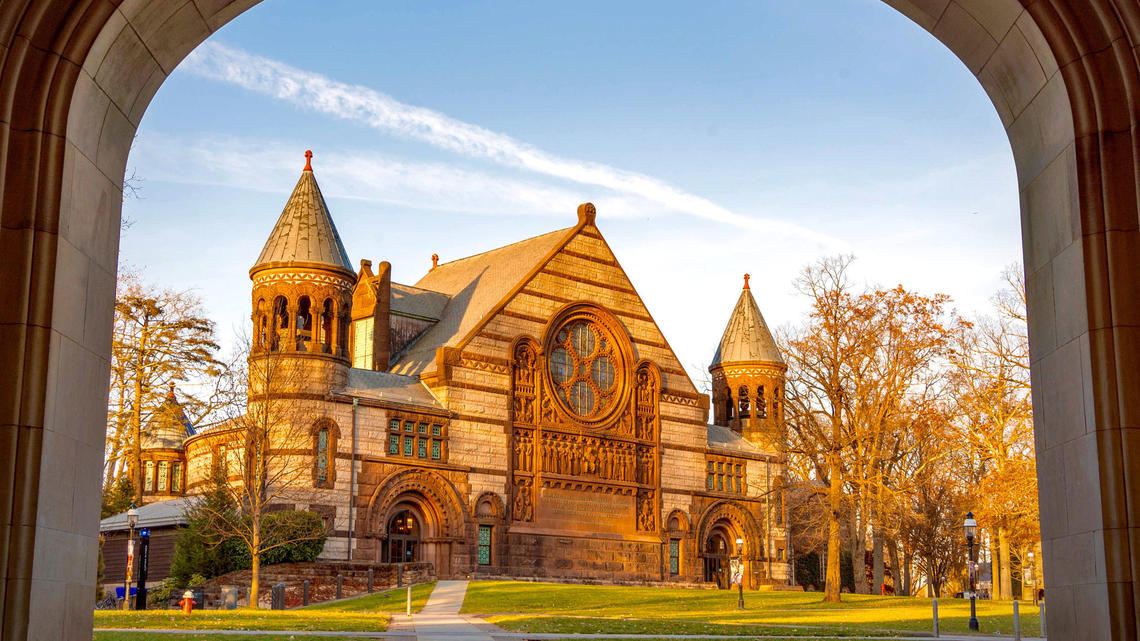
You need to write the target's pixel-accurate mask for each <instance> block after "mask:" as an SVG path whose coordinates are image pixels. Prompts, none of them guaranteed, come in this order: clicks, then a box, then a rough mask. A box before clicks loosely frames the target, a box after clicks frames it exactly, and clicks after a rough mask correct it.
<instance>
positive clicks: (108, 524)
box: [99, 497, 194, 532]
mask: <svg viewBox="0 0 1140 641" xmlns="http://www.w3.org/2000/svg"><path fill="white" fill-rule="evenodd" d="M193 506H194V499H192V498H190V497H184V498H176V499H167V500H165V501H155V502H154V503H147V504H146V505H143V506H142V507H139V508H137V512H138V516H139V520H138V523H136V524H135V528H144V527H147V528H159V527H170V526H172V525H182V524H184V523H186V510H189V509H190V508H191V507H193ZM126 529H127V513H126V512H122V513H120V514H116V515H114V516H108V517H107V518H105V519H103V520H102V521H99V531H100V532H117V531H119V530H126Z"/></svg>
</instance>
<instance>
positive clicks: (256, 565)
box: [249, 519, 261, 608]
mask: <svg viewBox="0 0 1140 641" xmlns="http://www.w3.org/2000/svg"><path fill="white" fill-rule="evenodd" d="M259 526H260V521H259V519H253V536H252V537H251V539H250V541H251V545H250V553H251V554H252V555H253V558H252V560H251V561H252V562H251V564H250V573H249V607H251V608H259V607H261V605H260V603H259V600H258V598H257V591H258V588H260V581H259V580H258V579H259V577H258V574H259V573H260V572H261V555H260V554H258V551H259V550H260V549H261V528H260V527H259Z"/></svg>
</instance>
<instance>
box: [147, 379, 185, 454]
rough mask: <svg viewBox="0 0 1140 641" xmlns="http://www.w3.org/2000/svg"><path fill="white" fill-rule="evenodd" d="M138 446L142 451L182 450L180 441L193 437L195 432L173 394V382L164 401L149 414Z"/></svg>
mask: <svg viewBox="0 0 1140 641" xmlns="http://www.w3.org/2000/svg"><path fill="white" fill-rule="evenodd" d="M142 432H143V433H142V438H141V440H140V444H141V446H142V448H143V449H175V450H177V449H182V441H184V440H186V439H187V438H189V437H191V436H193V435H194V434H195V433H196V431H195V430H194V426H193V425H192V424H191V423H190V420H189V419H188V418H186V411H185V410H184V409H183V408H182V403H179V402H178V399H177V397H176V396H175V394H174V381H170V385H169V387H168V388H167V391H166V400H164V401H163V402H162V404H161V405H159V406H158V407H157V408H156V409H155V411H154V412H152V413H151V417H150V420H149V421H147V424H146V426H145V427H144V429H143V430H142Z"/></svg>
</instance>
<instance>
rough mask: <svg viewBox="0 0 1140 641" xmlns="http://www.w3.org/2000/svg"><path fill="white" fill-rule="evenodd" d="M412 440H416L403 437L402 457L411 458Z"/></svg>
mask: <svg viewBox="0 0 1140 641" xmlns="http://www.w3.org/2000/svg"><path fill="white" fill-rule="evenodd" d="M414 440H416V439H414V438H412V437H410V436H405V437H404V456H411V455H412V444H413V443H412V441H414Z"/></svg>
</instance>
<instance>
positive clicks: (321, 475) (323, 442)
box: [317, 428, 329, 481]
mask: <svg viewBox="0 0 1140 641" xmlns="http://www.w3.org/2000/svg"><path fill="white" fill-rule="evenodd" d="M317 480H318V481H327V480H329V431H328V430H327V429H325V428H321V429H320V430H318V431H317Z"/></svg>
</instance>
